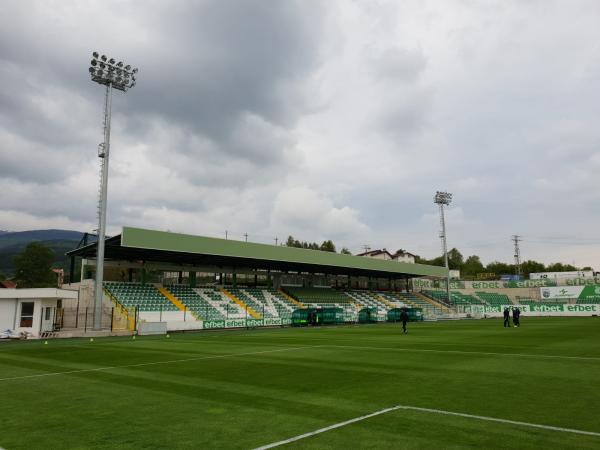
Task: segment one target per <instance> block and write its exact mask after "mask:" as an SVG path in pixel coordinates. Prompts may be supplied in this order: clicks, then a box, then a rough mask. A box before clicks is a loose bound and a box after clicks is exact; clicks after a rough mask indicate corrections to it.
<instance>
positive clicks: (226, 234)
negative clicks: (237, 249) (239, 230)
mask: <svg viewBox="0 0 600 450" xmlns="http://www.w3.org/2000/svg"><path fill="white" fill-rule="evenodd" d="M227 236H228V233H227V230H225V240H227Z"/></svg>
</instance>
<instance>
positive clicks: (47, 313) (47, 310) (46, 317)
mask: <svg viewBox="0 0 600 450" xmlns="http://www.w3.org/2000/svg"><path fill="white" fill-rule="evenodd" d="M51 312H52V310H51V309H50V308H46V313H45V316H44V320H50V313H51Z"/></svg>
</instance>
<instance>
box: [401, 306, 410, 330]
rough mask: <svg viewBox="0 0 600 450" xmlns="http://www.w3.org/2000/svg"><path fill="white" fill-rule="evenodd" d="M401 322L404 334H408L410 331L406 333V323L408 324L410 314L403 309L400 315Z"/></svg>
mask: <svg viewBox="0 0 600 450" xmlns="http://www.w3.org/2000/svg"><path fill="white" fill-rule="evenodd" d="M400 320H401V321H402V331H403V332H404V334H406V333H408V331H406V322H408V313H407V312H406V310H405V309H403V310H402V312H401V313H400Z"/></svg>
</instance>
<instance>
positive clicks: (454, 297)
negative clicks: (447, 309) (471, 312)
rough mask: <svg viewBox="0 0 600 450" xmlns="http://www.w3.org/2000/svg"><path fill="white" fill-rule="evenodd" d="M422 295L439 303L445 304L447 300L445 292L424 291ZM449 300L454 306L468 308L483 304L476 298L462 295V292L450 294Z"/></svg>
mask: <svg viewBox="0 0 600 450" xmlns="http://www.w3.org/2000/svg"><path fill="white" fill-rule="evenodd" d="M422 293H423V294H425V295H427V296H428V297H431V298H432V299H434V300H437V301H439V302H441V303H446V299H447V294H446V291H433V290H424V291H423V292H422ZM450 299H451V301H452V303H453V304H455V305H462V306H470V305H483V304H484V303H483V302H482V301H481V300H479V299H478V298H476V297H474V296H472V295H469V294H463V293H462V292H457V291H451V292H450Z"/></svg>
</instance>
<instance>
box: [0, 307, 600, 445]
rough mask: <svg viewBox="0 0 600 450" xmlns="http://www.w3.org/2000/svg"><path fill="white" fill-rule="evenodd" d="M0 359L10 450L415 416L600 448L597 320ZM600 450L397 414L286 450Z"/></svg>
mask: <svg viewBox="0 0 600 450" xmlns="http://www.w3.org/2000/svg"><path fill="white" fill-rule="evenodd" d="M409 325H410V326H409V334H408V335H402V334H401V330H400V327H399V326H397V325H391V324H385V325H366V326H349V327H337V328H310V329H289V328H287V329H271V330H266V329H259V330H250V331H245V330H244V331H227V332H210V333H209V332H205V333H198V334H174V335H171V337H170V338H166V337H164V336H163V337H138V338H137V339H135V340H133V339H132V338H103V339H101V338H97V339H95V340H94V342H90V341H89V340H88V339H85V340H83V339H79V340H76V339H73V340H60V341H59V340H55V341H49V344H48V345H44V344H43V341H32V342H16V343H8V344H0V447H3V448H5V449H7V450H12V449H34V448H52V449H60V448H136V449H139V448H164V449H174V448H227V449H229V448H232V449H235V448H240V449H248V448H255V447H260V446H263V445H267V444H270V443H273V442H277V441H281V440H285V439H288V438H291V437H294V436H297V435H301V434H303V433H307V432H310V431H313V430H317V429H320V428H323V427H327V426H330V425H333V424H336V423H340V422H343V421H346V420H348V419H352V418H356V417H359V416H363V415H365V414H369V413H372V412H375V411H379V410H382V409H384V408H389V407H392V406H394V405H399V404H400V405H409V406H415V407H422V408H431V409H439V410H444V411H453V412H459V413H466V414H473V415H478V416H486V417H493V418H500V419H508V420H514V421H521V422H526V423H533V424H542V425H550V426H555V427H561V428H570V429H577V430H584V431H591V432H595V433H600V414H599V412H600V319H598V318H540V319H534V318H527V317H524V318H523V326H522V327H521V328H519V329H515V328H510V329H504V328H503V327H502V320H501V319H498V320H493V321H492V320H479V321H460V322H438V323H420V324H409ZM475 447H478V448H530V449H539V448H546V449H549V448H600V436H588V435H579V434H574V433H570V432H565V431H553V430H546V429H539V428H531V427H529V426H525V425H513V424H506V423H497V422H490V421H487V420H480V419H474V418H466V417H457V416H449V415H442V414H437V413H430V412H423V411H414V410H395V411H391V412H388V413H386V414H382V415H379V416H376V417H371V418H368V419H365V420H363V421H360V422H356V423H352V424H350V425H347V426H344V427H341V428H337V429H334V430H330V431H327V432H324V433H321V434H318V435H316V436H311V437H307V438H305V439H301V440H298V441H296V442H293V443H289V444H286V445H284V446H282V447H281V448H289V449H292V448H294V449H295V448H310V449H326V448H344V449H354V448H372V449H381V448H410V449H413V448H427V449H431V448H475Z"/></svg>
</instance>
